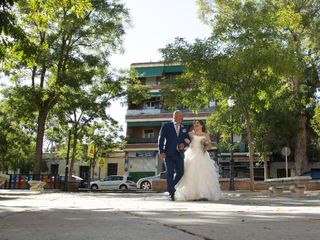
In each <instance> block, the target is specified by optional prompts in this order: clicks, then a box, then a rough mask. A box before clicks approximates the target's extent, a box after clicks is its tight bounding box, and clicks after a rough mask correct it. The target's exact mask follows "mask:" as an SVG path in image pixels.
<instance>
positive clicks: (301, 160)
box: [294, 114, 308, 175]
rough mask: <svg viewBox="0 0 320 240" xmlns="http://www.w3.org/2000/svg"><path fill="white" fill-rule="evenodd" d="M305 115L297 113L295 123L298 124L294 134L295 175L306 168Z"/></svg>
mask: <svg viewBox="0 0 320 240" xmlns="http://www.w3.org/2000/svg"><path fill="white" fill-rule="evenodd" d="M306 122H307V117H306V116H305V115H302V114H301V115H299V116H298V119H297V124H298V126H299V129H300V131H299V133H298V134H297V136H296V146H295V151H294V160H295V167H296V175H300V174H301V173H303V172H305V171H306V170H307V164H308V160H307V131H306Z"/></svg>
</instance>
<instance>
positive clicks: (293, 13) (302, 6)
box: [265, 0, 320, 175]
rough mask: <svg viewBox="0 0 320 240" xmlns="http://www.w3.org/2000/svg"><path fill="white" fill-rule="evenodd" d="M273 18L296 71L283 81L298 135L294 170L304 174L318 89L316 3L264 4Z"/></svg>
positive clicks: (319, 52) (319, 27) (318, 6)
mask: <svg viewBox="0 0 320 240" xmlns="http://www.w3.org/2000/svg"><path fill="white" fill-rule="evenodd" d="M265 2H266V6H267V7H268V8H269V9H270V11H271V12H273V14H274V16H277V19H276V21H275V26H276V27H277V28H278V31H279V33H280V34H281V38H282V39H283V41H284V42H285V43H286V44H287V45H288V50H289V51H288V53H289V54H290V55H292V57H293V58H294V61H295V62H296V69H297V71H292V74H291V76H290V77H289V78H288V79H287V82H288V84H289V86H290V89H291V91H292V96H293V105H294V107H295V110H296V124H297V126H298V127H299V129H300V131H299V132H298V134H297V135H296V137H295V140H296V141H295V151H294V158H295V167H296V173H297V174H298V175H299V174H301V173H302V172H304V171H306V170H307V167H308V166H307V163H308V158H307V142H308V137H307V136H308V129H307V126H308V125H309V119H308V111H309V108H310V106H314V105H315V102H314V101H315V92H316V87H318V85H319V70H318V69H319V63H320V62H319V56H320V50H319V47H318V46H319V41H320V40H319V31H320V14H319V9H320V2H319V1H294V0H290V1H284V0H281V1H269V0H268V1H265Z"/></svg>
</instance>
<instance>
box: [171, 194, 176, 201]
mask: <svg viewBox="0 0 320 240" xmlns="http://www.w3.org/2000/svg"><path fill="white" fill-rule="evenodd" d="M170 200H171V201H174V200H175V199H174V193H170Z"/></svg>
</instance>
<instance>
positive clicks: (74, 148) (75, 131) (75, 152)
mask: <svg viewBox="0 0 320 240" xmlns="http://www.w3.org/2000/svg"><path fill="white" fill-rule="evenodd" d="M73 130H74V133H73V144H72V155H71V161H70V169H69V174H68V176H69V178H70V179H71V176H72V172H73V167H74V162H75V160H76V154H77V142H78V134H77V128H76V127H74V129H73Z"/></svg>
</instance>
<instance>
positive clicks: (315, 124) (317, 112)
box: [311, 105, 320, 136]
mask: <svg viewBox="0 0 320 240" xmlns="http://www.w3.org/2000/svg"><path fill="white" fill-rule="evenodd" d="M311 127H312V129H313V130H314V131H315V132H316V133H317V135H318V136H320V106H319V105H316V107H315V109H314V115H313V117H312V119H311Z"/></svg>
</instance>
